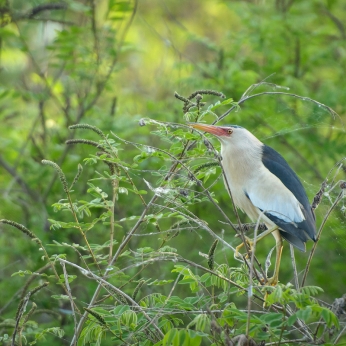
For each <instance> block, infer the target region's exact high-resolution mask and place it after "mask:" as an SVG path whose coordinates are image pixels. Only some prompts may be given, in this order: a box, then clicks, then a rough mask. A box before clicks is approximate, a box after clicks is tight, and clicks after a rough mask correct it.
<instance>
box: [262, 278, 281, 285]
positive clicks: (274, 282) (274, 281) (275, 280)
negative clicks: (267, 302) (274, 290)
mask: <svg viewBox="0 0 346 346" xmlns="http://www.w3.org/2000/svg"><path fill="white" fill-rule="evenodd" d="M278 282H279V278H278V277H277V276H273V277H271V278H268V279H267V281H266V283H265V284H264V285H265V286H277V284H278Z"/></svg>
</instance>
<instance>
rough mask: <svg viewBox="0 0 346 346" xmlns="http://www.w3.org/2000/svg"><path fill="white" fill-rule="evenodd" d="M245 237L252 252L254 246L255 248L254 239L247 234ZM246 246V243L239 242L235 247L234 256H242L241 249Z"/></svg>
mask: <svg viewBox="0 0 346 346" xmlns="http://www.w3.org/2000/svg"><path fill="white" fill-rule="evenodd" d="M244 238H245V241H246V243H247V244H248V245H249V251H250V252H251V251H252V248H253V243H254V242H253V240H252V239H250V238H249V237H247V236H246V235H244ZM243 246H244V243H241V244H239V245H238V246H237V247H236V248H235V253H234V257H235V258H237V257H241V256H240V254H239V250H240V249H241V248H242V247H243Z"/></svg>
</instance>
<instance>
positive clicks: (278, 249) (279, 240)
mask: <svg viewBox="0 0 346 346" xmlns="http://www.w3.org/2000/svg"><path fill="white" fill-rule="evenodd" d="M273 236H274V238H275V241H276V259H275V269H274V275H273V276H272V277H271V278H269V279H268V280H267V282H266V285H268V286H276V285H277V283H278V282H279V269H280V262H281V255H282V248H283V245H282V237H281V235H280V233H279V231H278V230H276V231H275V232H273Z"/></svg>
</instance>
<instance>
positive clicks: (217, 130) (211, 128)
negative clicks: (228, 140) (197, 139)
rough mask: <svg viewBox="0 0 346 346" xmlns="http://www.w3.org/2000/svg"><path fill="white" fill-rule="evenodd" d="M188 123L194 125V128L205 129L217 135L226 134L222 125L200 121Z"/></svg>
mask: <svg viewBox="0 0 346 346" xmlns="http://www.w3.org/2000/svg"><path fill="white" fill-rule="evenodd" d="M188 125H189V126H191V127H193V128H194V129H197V130H201V131H205V132H208V133H211V134H212V135H215V136H222V135H224V134H225V130H224V129H223V128H222V127H220V126H214V125H207V124H200V123H189V124H188Z"/></svg>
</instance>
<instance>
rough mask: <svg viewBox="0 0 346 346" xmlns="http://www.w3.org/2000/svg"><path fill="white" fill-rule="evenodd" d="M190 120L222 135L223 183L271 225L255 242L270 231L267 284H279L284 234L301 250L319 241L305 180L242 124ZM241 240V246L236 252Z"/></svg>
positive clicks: (239, 201) (199, 127) (248, 211)
mask: <svg viewBox="0 0 346 346" xmlns="http://www.w3.org/2000/svg"><path fill="white" fill-rule="evenodd" d="M188 125H189V126H190V127H192V128H193V129H195V130H200V131H204V132H207V133H210V134H212V135H214V136H216V137H217V139H218V140H219V141H220V143H221V152H220V153H221V165H222V167H223V171H224V183H225V185H226V188H227V190H228V187H229V190H230V194H231V198H232V199H233V202H234V204H235V206H236V207H237V208H239V209H241V210H242V211H243V212H245V213H246V214H247V215H248V216H249V218H250V219H251V220H252V221H253V222H257V220H258V219H259V218H261V219H262V220H263V222H264V223H265V225H266V227H267V230H265V231H264V232H263V233H261V234H259V235H258V236H257V237H256V243H257V242H258V241H259V240H261V239H263V238H264V237H265V236H267V235H268V234H270V233H271V234H272V235H273V236H274V238H275V241H276V260H275V268H274V274H273V276H272V277H271V278H268V279H267V281H266V283H265V284H266V285H270V286H276V285H277V284H278V282H279V267H280V261H281V255H282V249H283V239H285V240H286V241H288V242H289V243H290V244H292V245H293V246H294V247H296V248H298V249H299V250H301V251H303V252H305V251H306V247H305V243H306V242H307V241H308V240H310V239H311V240H313V241H315V242H316V219H315V215H314V212H313V210H312V208H311V205H310V203H309V199H308V197H307V194H306V191H305V189H304V187H303V185H302V183H301V181H300V180H299V178H298V176H297V174H296V173H295V172H294V171H293V169H292V168H291V167H290V166H289V165H288V163H287V162H286V160H285V159H284V158H283V157H282V156H281V155H280V154H279V153H278V152H277V151H275V150H274V149H273V148H271V147H269V146H267V145H265V144H264V143H262V142H261V141H260V140H259V139H258V138H257V137H255V136H254V135H253V134H252V133H251V132H250V131H248V130H246V129H245V128H243V127H241V126H238V125H228V126H215V125H207V124H204V123H189V124H188ZM246 242H247V243H248V244H249V245H250V248H251V247H252V245H253V241H252V240H250V239H249V238H247V237H246ZM243 245H244V243H242V244H240V245H239V246H237V248H236V254H237V253H238V251H239V249H240V248H241V247H242V246H243Z"/></svg>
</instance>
